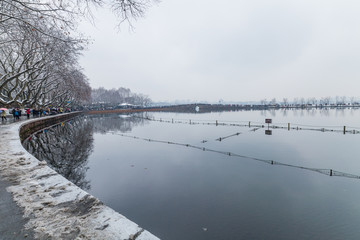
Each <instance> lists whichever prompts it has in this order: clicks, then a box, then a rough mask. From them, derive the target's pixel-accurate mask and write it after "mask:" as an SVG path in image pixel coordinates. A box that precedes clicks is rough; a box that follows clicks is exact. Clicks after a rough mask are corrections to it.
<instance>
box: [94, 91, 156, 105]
mask: <svg viewBox="0 0 360 240" xmlns="http://www.w3.org/2000/svg"><path fill="white" fill-rule="evenodd" d="M91 103H92V104H95V105H96V104H98V105H99V104H103V105H106V106H112V107H116V106H118V105H120V104H122V103H126V104H133V105H138V106H149V105H150V104H151V99H150V98H149V97H148V96H147V95H144V94H137V93H133V92H131V90H130V89H128V88H122V87H121V88H118V89H115V88H113V89H110V90H107V89H105V88H103V87H100V88H97V89H92V91H91Z"/></svg>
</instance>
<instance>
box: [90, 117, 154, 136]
mask: <svg viewBox="0 0 360 240" xmlns="http://www.w3.org/2000/svg"><path fill="white" fill-rule="evenodd" d="M150 118H152V115H151V114H149V113H136V114H103V115H89V116H86V119H88V120H91V122H92V123H93V125H94V128H93V131H94V132H96V133H106V132H109V131H120V132H130V131H131V130H132V129H133V128H134V127H136V126H143V125H144V124H146V123H148V120H147V119H150Z"/></svg>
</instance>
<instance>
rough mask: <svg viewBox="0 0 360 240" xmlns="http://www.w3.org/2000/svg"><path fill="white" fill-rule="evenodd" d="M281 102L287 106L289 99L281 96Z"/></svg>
mask: <svg viewBox="0 0 360 240" xmlns="http://www.w3.org/2000/svg"><path fill="white" fill-rule="evenodd" d="M283 104H284V106H287V105H288V104H289V101H288V99H287V98H283Z"/></svg>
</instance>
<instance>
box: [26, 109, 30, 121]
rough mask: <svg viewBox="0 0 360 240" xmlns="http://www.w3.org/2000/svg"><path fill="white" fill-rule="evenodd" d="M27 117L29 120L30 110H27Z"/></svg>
mask: <svg viewBox="0 0 360 240" xmlns="http://www.w3.org/2000/svg"><path fill="white" fill-rule="evenodd" d="M26 116H27V118H28V119H29V118H30V108H27V109H26Z"/></svg>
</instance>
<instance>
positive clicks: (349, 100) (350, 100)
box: [260, 96, 359, 106]
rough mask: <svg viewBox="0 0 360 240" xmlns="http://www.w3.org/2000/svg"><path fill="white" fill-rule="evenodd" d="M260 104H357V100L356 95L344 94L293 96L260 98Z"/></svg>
mask: <svg viewBox="0 0 360 240" xmlns="http://www.w3.org/2000/svg"><path fill="white" fill-rule="evenodd" d="M260 104H261V105H273V106H274V105H282V106H298V105H301V106H305V105H313V106H316V105H322V106H329V105H347V104H351V105H359V101H358V99H357V98H356V97H346V96H336V97H322V98H319V99H317V98H315V97H311V98H303V97H302V98H294V99H293V100H289V99H288V98H283V99H282V100H281V101H277V100H276V98H273V99H271V100H269V101H267V100H266V99H262V100H260Z"/></svg>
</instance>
